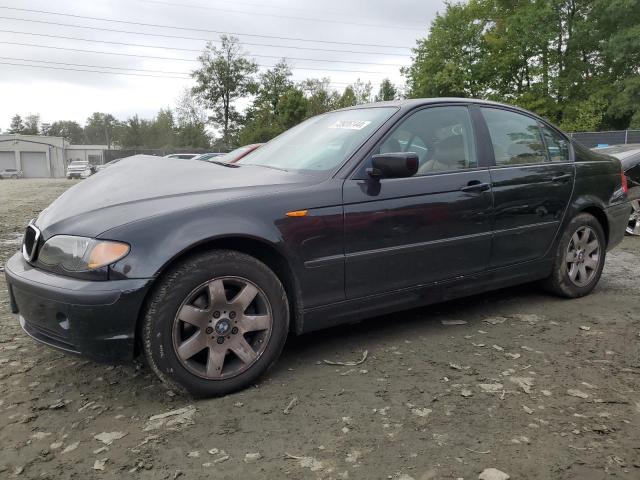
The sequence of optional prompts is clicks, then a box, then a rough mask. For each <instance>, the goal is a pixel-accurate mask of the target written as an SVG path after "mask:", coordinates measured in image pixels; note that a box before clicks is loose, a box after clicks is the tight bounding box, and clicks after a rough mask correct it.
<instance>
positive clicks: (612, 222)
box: [605, 202, 631, 250]
mask: <svg viewBox="0 0 640 480" xmlns="http://www.w3.org/2000/svg"><path fill="white" fill-rule="evenodd" d="M605 212H606V214H607V220H608V221H609V243H608V245H607V250H611V249H612V248H613V247H615V246H616V245H618V244H619V243H620V242H622V240H624V235H625V231H626V229H627V226H628V225H629V216H630V215H631V202H624V203H620V204H618V205H614V206H612V207H609V208H607V209H606V210H605Z"/></svg>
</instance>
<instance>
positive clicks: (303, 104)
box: [278, 87, 308, 129]
mask: <svg viewBox="0 0 640 480" xmlns="http://www.w3.org/2000/svg"><path fill="white" fill-rule="evenodd" d="M278 110H279V112H278V113H279V117H280V122H281V124H282V126H283V127H284V128H285V129H288V128H291V127H293V126H294V125H297V124H298V123H300V122H301V121H302V120H304V119H305V118H306V116H307V110H308V102H307V99H306V98H305V96H304V92H303V91H302V90H301V89H300V88H297V87H291V88H290V89H289V90H287V91H286V92H285V93H284V95H282V97H280V100H279V107H278Z"/></svg>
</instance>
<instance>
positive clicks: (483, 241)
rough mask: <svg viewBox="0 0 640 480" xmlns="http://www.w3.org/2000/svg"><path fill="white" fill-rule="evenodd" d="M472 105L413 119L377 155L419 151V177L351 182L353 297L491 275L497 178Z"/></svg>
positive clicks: (347, 212) (349, 281)
mask: <svg viewBox="0 0 640 480" xmlns="http://www.w3.org/2000/svg"><path fill="white" fill-rule="evenodd" d="M479 150H480V149H479V148H477V145H476V142H475V136H474V129H473V126H472V122H471V118H470V114H469V109H468V107H467V106H466V105H449V106H437V107H428V108H423V109H420V110H418V111H415V112H414V113H411V114H409V116H407V117H405V119H403V120H401V121H400V122H399V124H398V125H397V126H396V127H394V128H393V129H392V130H391V131H390V133H389V134H388V135H387V136H386V138H385V139H384V140H382V142H381V143H380V144H379V146H378V147H377V148H375V149H374V151H373V152H371V155H373V154H375V153H391V152H415V153H416V154H417V155H418V157H419V159H420V166H419V170H418V173H417V174H416V175H415V176H413V177H410V178H386V179H381V180H377V179H372V178H370V177H369V176H368V175H367V174H366V173H365V170H366V167H367V166H368V165H370V156H371V155H370V156H369V158H368V160H367V161H366V162H365V164H364V165H362V168H361V169H360V170H359V171H358V173H357V174H356V175H355V176H354V178H351V179H348V180H346V181H345V183H344V190H343V198H344V229H345V257H346V260H345V261H346V263H345V287H346V294H347V298H357V297H362V296H366V295H371V294H376V293H383V292H391V291H394V290H399V289H403V288H410V287H414V286H417V285H425V284H429V283H433V282H436V281H439V280H445V279H450V278H455V277H458V276H461V275H466V274H472V273H475V272H480V271H483V270H485V269H486V268H487V265H488V262H489V255H490V249H491V207H492V205H491V191H490V186H489V184H490V176H489V171H488V168H487V167H486V166H485V165H486V164H485V163H484V161H483V160H484V159H480V158H479V156H478V154H477V152H478V151H479Z"/></svg>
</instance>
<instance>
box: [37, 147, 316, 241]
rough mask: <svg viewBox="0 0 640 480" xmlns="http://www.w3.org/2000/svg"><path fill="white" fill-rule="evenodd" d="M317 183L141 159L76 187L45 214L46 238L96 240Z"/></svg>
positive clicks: (256, 170) (251, 170) (262, 171)
mask: <svg viewBox="0 0 640 480" xmlns="http://www.w3.org/2000/svg"><path fill="white" fill-rule="evenodd" d="M310 183H315V181H313V179H312V178H310V177H309V176H308V175H299V174H296V173H292V172H285V171H281V170H275V169H271V168H265V167H259V166H250V165H246V166H241V167H239V168H230V167H225V166H221V165H216V164H213V163H209V162H197V161H190V160H181V159H174V158H164V157H153V156H149V155H136V156H133V157H129V158H126V159H124V160H122V161H120V162H118V163H117V164H115V165H112V166H110V167H109V168H108V169H105V170H104V171H102V172H100V175H93V176H91V177H89V178H88V179H86V180H84V181H83V182H82V183H79V184H77V185H74V186H73V187H71V188H70V189H69V190H67V191H66V192H65V193H63V194H62V195H61V196H60V197H58V199H56V200H55V201H54V202H53V203H52V204H51V205H50V206H49V207H47V208H46V209H45V210H43V211H42V213H41V214H40V215H39V216H38V218H37V220H36V226H37V227H38V228H39V229H40V230H41V231H42V234H43V237H44V238H45V239H46V238H49V237H50V236H53V235H58V234H67V235H82V236H88V237H96V236H98V235H99V234H100V233H102V232H105V231H107V230H109V229H111V228H114V227H116V226H120V225H123V224H125V223H130V222H135V221H137V220H141V219H144V218H148V217H151V216H156V215H162V214H168V213H173V212H176V211H179V210H187V209H190V208H200V207H202V206H205V205H209V204H211V205H215V204H222V203H225V202H229V201H234V200H237V199H239V198H244V197H251V196H260V195H271V194H275V193H277V192H279V191H284V190H289V189H291V188H299V187H300V186H304V185H306V184H310Z"/></svg>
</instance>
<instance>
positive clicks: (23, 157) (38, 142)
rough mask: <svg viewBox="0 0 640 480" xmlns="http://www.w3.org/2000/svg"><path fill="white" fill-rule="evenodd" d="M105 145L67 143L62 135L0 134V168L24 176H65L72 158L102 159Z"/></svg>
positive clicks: (102, 161)
mask: <svg viewBox="0 0 640 480" xmlns="http://www.w3.org/2000/svg"><path fill="white" fill-rule="evenodd" d="M106 149H107V146H106V145H70V144H69V142H67V141H66V140H65V139H64V138H62V137H47V136H44V135H0V170H4V169H5V168H16V169H18V170H22V172H23V173H24V176H25V177H28V178H37V177H44V178H46V177H64V176H65V172H66V169H67V165H68V164H69V163H71V162H72V161H74V160H87V161H89V162H90V163H93V164H95V165H100V164H102V163H104V150H106Z"/></svg>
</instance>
